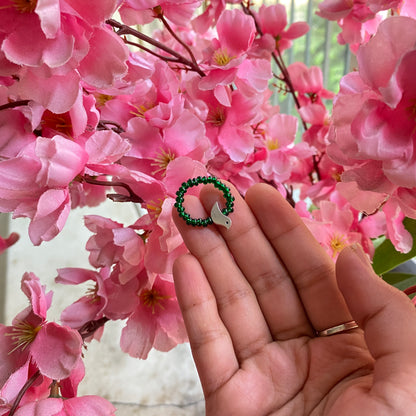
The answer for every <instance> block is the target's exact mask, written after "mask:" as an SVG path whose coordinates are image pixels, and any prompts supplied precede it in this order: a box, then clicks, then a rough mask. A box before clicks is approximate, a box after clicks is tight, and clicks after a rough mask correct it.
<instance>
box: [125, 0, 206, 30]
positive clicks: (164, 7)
mask: <svg viewBox="0 0 416 416" xmlns="http://www.w3.org/2000/svg"><path fill="white" fill-rule="evenodd" d="M199 5H200V1H199V0H168V1H166V0H161V1H157V0H146V1H143V0H140V1H135V0H125V1H124V2H123V4H122V5H121V7H120V9H119V12H120V15H121V17H122V19H123V21H124V22H125V23H126V24H128V25H137V24H145V23H150V22H151V21H152V20H153V19H154V18H155V17H157V15H158V13H162V14H163V15H164V16H165V17H166V18H167V19H169V20H170V21H172V22H173V23H175V24H177V25H179V26H181V25H182V26H186V25H187V24H188V23H189V20H190V19H191V17H192V15H193V12H194V11H195V9H196V8H197V7H198V6H199ZM158 7H160V9H158ZM153 8H156V9H155V10H153Z"/></svg>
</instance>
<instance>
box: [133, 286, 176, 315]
mask: <svg viewBox="0 0 416 416" xmlns="http://www.w3.org/2000/svg"><path fill="white" fill-rule="evenodd" d="M166 299H169V296H164V295H162V294H161V293H159V292H158V291H157V290H155V289H146V290H143V291H142V293H140V300H141V301H142V303H143V305H144V306H147V307H148V308H151V309H152V314H154V313H155V309H156V307H158V308H160V309H162V310H163V309H165V308H164V307H163V305H162V301H164V300H166Z"/></svg>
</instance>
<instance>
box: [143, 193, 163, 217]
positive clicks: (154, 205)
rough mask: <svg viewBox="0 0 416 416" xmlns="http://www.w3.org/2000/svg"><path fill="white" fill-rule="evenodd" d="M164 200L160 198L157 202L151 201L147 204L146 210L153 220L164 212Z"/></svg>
mask: <svg viewBox="0 0 416 416" xmlns="http://www.w3.org/2000/svg"><path fill="white" fill-rule="evenodd" d="M163 202H164V199H163V198H158V199H157V200H156V201H154V200H151V201H149V202H148V203H147V204H146V209H147V212H148V213H149V215H150V216H151V217H152V219H153V220H155V219H157V218H159V215H160V214H161V212H162V205H163Z"/></svg>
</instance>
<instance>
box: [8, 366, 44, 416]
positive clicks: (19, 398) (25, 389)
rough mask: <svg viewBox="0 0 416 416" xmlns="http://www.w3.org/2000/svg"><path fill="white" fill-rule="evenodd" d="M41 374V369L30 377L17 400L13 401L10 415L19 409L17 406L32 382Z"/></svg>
mask: <svg viewBox="0 0 416 416" xmlns="http://www.w3.org/2000/svg"><path fill="white" fill-rule="evenodd" d="M39 376H40V371H39V370H38V371H36V373H35V374H33V376H32V377H30V378H29V380H27V381H26V383H25V384H24V386H23V387H22V388H21V389H20V391H19V393H18V394H17V396H16V400H15V401H14V403H13V406H12V407H11V409H10V412H9V416H13V415H14V414H15V412H16V410H17V407H18V406H19V403H20V401H21V400H22V398H23V396H24V394H25V393H26V392H27V391H28V389H30V387H31V386H32V384H33V383H34V382H35V381H36V380H37V379H38V377H39Z"/></svg>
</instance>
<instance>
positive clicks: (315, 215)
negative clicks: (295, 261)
mask: <svg viewBox="0 0 416 416" xmlns="http://www.w3.org/2000/svg"><path fill="white" fill-rule="evenodd" d="M303 221H304V222H305V224H306V225H307V227H308V228H309V229H310V231H311V232H312V234H313V235H314V237H315V238H316V239H317V240H318V241H319V243H320V244H321V245H322V246H323V247H324V248H325V250H326V251H327V253H328V254H329V255H330V256H331V257H332V258H333V259H334V260H335V259H336V258H337V257H338V255H339V253H340V252H341V250H342V249H343V248H344V247H346V246H347V245H350V244H352V243H354V242H360V243H361V240H362V235H361V234H360V233H359V232H358V230H354V228H353V225H354V216H353V212H352V211H351V210H350V209H349V208H348V207H343V208H342V209H340V208H338V207H337V205H336V204H335V203H333V202H329V201H321V202H320V204H319V209H318V210H313V211H312V215H311V216H310V217H309V218H307V217H306V218H303ZM366 246H367V247H369V245H368V244H366Z"/></svg>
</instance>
